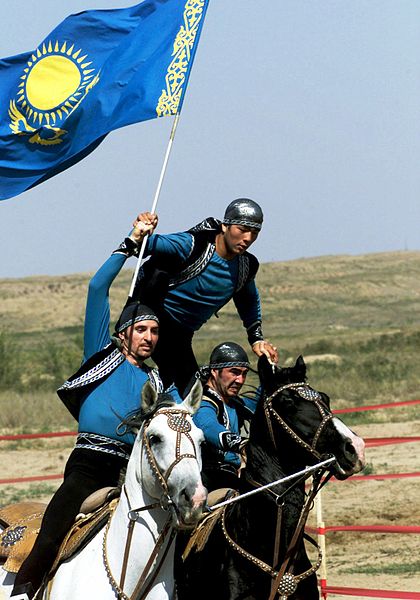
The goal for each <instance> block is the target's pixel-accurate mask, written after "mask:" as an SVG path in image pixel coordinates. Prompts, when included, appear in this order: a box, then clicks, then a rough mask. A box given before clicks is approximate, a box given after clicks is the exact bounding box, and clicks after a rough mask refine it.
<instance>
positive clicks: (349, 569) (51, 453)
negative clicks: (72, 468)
mask: <svg viewBox="0 0 420 600" xmlns="http://www.w3.org/2000/svg"><path fill="white" fill-rule="evenodd" d="M357 432H358V433H359V434H360V435H362V436H363V437H367V438H375V437H391V436H392V437H393V436H395V437H398V436H419V435H420V421H414V422H411V423H403V424H400V423H392V424H388V425H387V424H382V423H381V424H377V425H362V426H359V427H358V428H357ZM1 443H2V444H3V446H1V448H2V454H1V456H2V460H1V472H0V479H8V478H14V477H31V476H35V475H41V476H43V475H44V476H45V475H53V474H60V473H62V472H63V469H64V465H65V462H66V459H67V456H68V455H69V453H70V451H71V448H72V439H71V438H70V439H67V438H66V439H53V440H48V441H38V440H37V441H36V442H25V443H20V444H15V443H13V444H10V443H5V442H1ZM419 451H420V444H419V443H404V444H396V445H386V446H380V447H372V448H368V449H367V452H366V459H367V463H368V465H369V468H370V471H371V472H372V473H375V474H384V473H413V472H419V471H420V459H419V455H420V452H419ZM59 483H60V481H59V480H53V481H48V482H46V483H45V484H44V487H43V489H41V494H40V495H38V496H36V497H37V499H38V498H39V497H40V496H41V497H42V499H43V500H48V498H49V497H50V495H51V493H52V492H53V490H54V489H55V488H56V487H57V486H58V485H59ZM37 486H39V484H17V485H15V484H14V485H10V484H7V485H1V486H0V504H5V503H6V502H8V501H9V500H10V497H11V494H12V493H14V492H16V491H18V490H22V489H26V490H28V489H31V490H34V489H36V488H37ZM45 486H47V487H46V488H45ZM31 496H32V494H31ZM32 499H35V495H33V496H32ZM321 501H322V510H323V519H324V522H325V525H326V526H327V527H328V526H333V525H420V478H414V477H413V478H406V479H388V480H381V481H377V480H369V481H352V480H351V479H349V480H347V481H345V482H335V481H331V482H330V483H329V484H328V486H327V487H326V488H325V489H324V491H323V492H322V498H321ZM315 516H316V515H315V511H313V512H312V513H311V517H310V522H311V523H312V524H314V523H315ZM326 542H327V545H326V558H327V561H326V564H327V581H328V584H329V585H334V586H339V587H353V588H367V589H384V590H398V591H403V592H410V591H411V592H417V593H419V592H420V552H419V550H420V534H391V533H387V534H374V533H370V532H363V533H360V532H329V533H327V538H326ZM329 597H331V598H344V596H338V595H330V596H329ZM346 597H348V596H346ZM354 597H356V598H358V597H359V596H353V598H354ZM363 597H364V596H360V598H363ZM376 597H378V596H376Z"/></svg>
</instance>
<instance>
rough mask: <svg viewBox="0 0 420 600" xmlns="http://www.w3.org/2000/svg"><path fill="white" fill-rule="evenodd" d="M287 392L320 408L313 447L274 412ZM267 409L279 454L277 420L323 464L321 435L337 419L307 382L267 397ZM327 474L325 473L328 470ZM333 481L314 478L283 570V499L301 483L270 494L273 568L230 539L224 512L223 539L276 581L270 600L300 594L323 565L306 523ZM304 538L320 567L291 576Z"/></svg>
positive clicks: (271, 434) (250, 480)
mask: <svg viewBox="0 0 420 600" xmlns="http://www.w3.org/2000/svg"><path fill="white" fill-rule="evenodd" d="M287 389H291V390H294V391H296V392H297V393H298V394H299V396H301V397H302V398H304V399H305V400H308V401H309V402H312V403H313V404H315V406H316V407H317V409H318V411H319V414H320V416H321V422H320V424H319V425H318V428H317V430H316V432H315V435H314V437H313V439H312V442H311V443H308V442H306V441H305V440H303V439H302V437H301V436H300V435H298V434H297V433H296V432H295V431H293V429H292V428H291V427H290V425H288V424H287V423H286V421H285V420H284V419H283V418H282V417H281V416H280V415H279V413H278V412H277V411H276V410H274V408H273V400H274V399H275V398H276V397H277V396H278V395H279V394H281V393H282V392H283V391H284V390H287ZM263 407H264V414H265V418H266V422H267V427H268V431H269V433H270V438H271V441H272V443H273V446H274V449H275V450H276V452H279V451H280V452H281V449H280V450H279V449H278V447H277V443H276V438H275V435H274V429H273V419H274V420H275V421H276V422H277V423H278V424H279V425H280V426H281V427H282V428H283V429H284V430H285V431H286V432H287V433H288V435H290V437H291V438H292V439H293V441H294V442H296V443H297V444H298V445H299V446H301V447H302V448H304V449H305V450H307V451H308V452H309V453H310V454H311V455H312V456H314V457H315V458H316V459H317V460H321V458H322V456H321V454H320V453H319V452H318V450H317V449H316V448H317V444H318V441H319V439H320V437H321V434H322V432H323V430H324V428H325V426H326V424H327V423H328V422H329V421H330V420H331V419H332V418H333V415H332V413H331V411H330V409H329V407H328V406H327V405H326V404H325V402H324V401H323V400H322V396H321V394H320V393H319V392H317V391H316V390H314V389H313V388H311V387H310V386H309V385H307V384H306V383H305V382H300V383H287V384H284V385H282V386H280V387H279V388H278V389H277V390H276V391H275V392H273V393H272V394H271V395H270V396H267V397H266V398H265V399H264V404H263ZM324 472H325V470H324ZM329 477H331V474H330V475H329V476H327V477H326V478H324V480H323V481H322V472H321V471H318V472H317V474H316V475H315V476H314V479H313V485H312V489H311V490H310V492H309V493H308V495H307V497H306V501H305V504H304V506H303V508H302V511H301V514H300V517H299V521H298V524H297V526H296V529H295V531H294V534H293V536H292V539H291V541H290V543H289V545H288V548H287V550H286V554H285V558H284V560H283V562H282V564H281V565H280V566H279V568H277V565H278V562H279V552H280V545H279V539H280V529H281V522H282V508H283V501H282V498H283V497H284V496H285V494H287V493H288V492H289V491H290V490H291V488H292V487H294V486H295V485H296V484H297V483H298V482H299V481H300V480H297V481H296V482H295V483H294V484H292V486H291V487H290V488H288V489H287V490H286V491H285V492H283V493H282V494H281V495H278V494H275V493H274V492H273V491H272V490H267V491H268V492H269V493H270V494H271V495H273V496H274V497H275V501H276V504H277V524H276V534H275V545H274V546H275V547H274V553H273V554H274V556H273V567H271V566H270V565H268V564H267V563H265V562H264V561H262V560H260V559H258V558H256V557H255V556H253V555H252V554H250V553H249V552H247V551H246V550H245V549H244V548H242V547H241V546H240V545H239V544H237V543H236V542H235V541H234V540H233V539H232V537H231V536H230V535H229V533H228V531H227V529H226V522H225V511H224V510H223V512H222V518H221V526H222V531H223V535H224V537H225V539H226V540H227V542H228V544H229V545H230V546H231V547H232V548H233V549H234V550H235V551H237V552H238V553H239V554H240V555H241V556H242V557H244V558H246V559H248V560H249V561H250V562H251V563H253V564H254V565H256V566H257V567H259V568H260V569H261V570H263V571H264V572H265V573H267V574H269V575H270V577H271V579H272V584H271V592H270V596H269V600H274V598H275V597H276V596H277V595H279V596H280V600H287V598H288V597H289V596H290V595H291V594H293V593H294V592H295V591H296V588H297V585H298V584H299V582H300V581H302V580H303V579H305V578H307V577H309V576H310V575H312V574H313V573H315V572H316V571H317V570H318V569H319V567H320V565H321V560H322V553H321V551H320V548H319V546H318V544H317V543H316V542H315V540H313V539H312V538H310V537H309V536H307V535H306V534H304V533H303V530H304V527H305V523H306V519H307V517H308V513H309V510H310V509H311V506H312V503H313V500H314V499H315V496H316V494H317V493H318V491H319V490H320V489H321V487H322V486H323V485H325V483H326V482H327V481H328V479H329ZM246 479H247V481H248V482H249V483H250V484H251V485H252V486H254V487H260V486H261V484H260V483H258V482H257V481H254V480H253V479H252V478H250V477H246ZM321 481H322V483H321ZM303 535H305V537H306V539H307V540H308V541H309V542H311V543H312V544H313V545H314V546H315V547H316V548H317V549H318V558H317V561H316V563H315V564H314V565H313V566H311V567H310V568H309V569H307V570H306V571H305V572H304V573H301V574H299V575H295V574H293V573H290V572H288V568H289V565H290V563H291V560H292V558H293V555H294V553H295V551H296V549H297V546H298V542H299V540H300V539H301V537H302V536H303Z"/></svg>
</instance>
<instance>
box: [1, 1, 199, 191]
mask: <svg viewBox="0 0 420 600" xmlns="http://www.w3.org/2000/svg"><path fill="white" fill-rule="evenodd" d="M208 2H209V0H144V1H143V2H141V3H140V4H137V5H136V6H132V7H130V8H122V9H112V10H89V11H85V12H81V13H78V14H75V15H71V16H70V17H68V18H67V19H65V20H64V21H63V22H62V23H61V24H60V25H58V27H56V28H55V29H54V31H53V32H52V33H51V34H50V35H48V36H47V37H46V39H45V40H44V41H43V42H41V44H40V45H39V46H38V48H37V49H36V50H34V51H33V52H28V53H25V54H19V55H18V56H13V57H10V58H4V59H2V60H0V199H1V200H3V199H5V198H10V197H12V196H16V195H17V194H20V193H21V192H23V191H25V190H27V189H28V188H30V187H33V186H35V185H37V184H39V183H41V182H42V181H45V180H46V179H49V178H50V177H52V176H53V175H55V174H57V173H60V172H61V171H63V170H64V169H67V168H68V167H70V166H72V165H73V164H75V163H76V162H78V161H79V160H81V159H82V158H84V157H85V156H87V155H88V154H89V153H90V152H92V150H94V149H95V148H96V147H97V146H98V145H99V144H100V143H101V141H102V140H103V139H104V137H105V136H106V135H107V133H109V132H110V131H112V130H114V129H118V128H119V127H124V126H125V125H130V124H131V123H137V122H139V121H146V120H147V119H153V118H155V117H161V116H165V115H175V114H176V113H178V112H179V111H180V109H181V105H182V101H183V97H184V94H185V90H186V86H187V82H188V76H189V73H190V70H191V66H192V63H193V59H194V55H195V52H196V49H197V45H198V40H199V37H200V33H201V29H202V26H203V22H204V16H205V12H206V10H207V5H208Z"/></svg>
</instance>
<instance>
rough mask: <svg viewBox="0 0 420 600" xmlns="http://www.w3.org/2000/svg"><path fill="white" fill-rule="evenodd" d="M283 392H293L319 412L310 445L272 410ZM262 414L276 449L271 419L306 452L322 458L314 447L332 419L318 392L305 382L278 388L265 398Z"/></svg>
mask: <svg viewBox="0 0 420 600" xmlns="http://www.w3.org/2000/svg"><path fill="white" fill-rule="evenodd" d="M284 390H293V391H294V392H296V393H297V394H298V395H299V396H300V397H301V398H303V399H304V400H307V401H308V402H312V403H313V404H315V406H316V407H317V409H318V411H319V414H320V417H321V422H320V424H319V425H318V428H317V430H316V432H315V435H314V437H313V439H312V442H311V443H310V444H309V443H308V442H305V440H303V439H302V438H301V437H300V436H299V435H298V434H297V433H296V432H295V431H293V429H292V428H291V427H290V426H289V425H288V424H287V423H286V421H285V420H284V419H283V418H282V417H281V415H279V413H278V412H277V411H276V410H275V409H274V408H273V400H274V399H275V398H276V397H277V396H279V395H280V394H281V393H282V392H283V391H284ZM264 412H265V416H266V420H267V425H268V429H269V431H270V435H271V439H272V441H273V444H274V446H275V448H277V445H276V440H275V437H274V431H273V421H272V420H273V418H274V420H275V421H277V423H279V424H280V425H281V427H282V428H283V429H284V430H285V431H286V432H287V433H288V434H289V435H290V436H291V437H292V438H293V440H294V441H295V442H297V443H298V444H299V445H300V446H302V447H303V448H305V449H306V450H308V451H309V452H310V453H311V454H312V455H313V456H315V457H316V458H317V459H318V460H320V459H321V458H322V457H321V455H320V453H319V452H318V451H317V449H316V446H317V443H318V440H319V438H320V436H321V433H322V431H323V429H324V427H325V425H326V424H327V423H328V421H330V420H331V419H332V418H333V415H332V413H331V411H330V409H329V407H328V406H327V405H326V404H325V402H324V401H323V399H322V396H321V394H320V393H319V392H317V391H316V390H314V389H313V388H311V387H310V386H309V385H308V384H306V383H305V382H301V383H287V384H285V385H282V386H281V387H279V388H278V389H277V390H276V391H275V392H274V393H273V394H271V395H270V396H268V397H267V398H265V400H264Z"/></svg>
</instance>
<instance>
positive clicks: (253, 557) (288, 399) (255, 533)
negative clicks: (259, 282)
mask: <svg viewBox="0 0 420 600" xmlns="http://www.w3.org/2000/svg"><path fill="white" fill-rule="evenodd" d="M258 370H259V375H260V380H261V384H262V386H263V390H264V398H263V401H261V402H260V403H259V406H258V408H257V410H256V412H255V415H254V417H253V420H252V423H251V428H250V435H249V441H248V444H247V445H246V467H245V469H244V470H243V471H242V473H241V479H240V490H239V492H240V493H241V494H242V493H245V492H248V491H250V490H255V489H256V488H258V487H260V486H262V485H265V484H267V483H270V482H273V481H276V480H278V479H281V478H284V477H285V476H288V475H291V474H293V473H296V472H298V471H300V470H303V469H304V468H305V467H306V466H307V465H314V464H316V463H318V462H320V461H323V460H324V459H326V457H327V456H331V455H334V456H335V458H336V462H335V463H334V464H333V465H332V466H331V467H330V472H331V473H332V474H334V475H335V476H336V477H337V478H338V479H345V478H347V477H349V476H350V475H352V474H353V473H356V472H358V471H360V470H361V469H362V467H363V461H364V456H363V454H364V443H363V440H361V438H359V437H357V436H356V435H355V434H354V433H353V432H352V431H351V430H350V429H348V428H347V427H346V425H344V423H343V422H342V421H340V420H339V419H338V418H336V417H333V416H332V414H331V411H330V406H329V398H328V396H327V395H326V394H324V393H322V392H317V391H315V390H314V389H313V388H311V387H310V386H309V385H307V383H306V366H305V363H304V361H303V358H302V357H299V358H298V359H297V361H296V364H295V366H294V367H291V368H284V369H278V368H276V367H272V366H271V365H270V364H269V363H268V361H267V359H266V358H265V357H262V358H261V359H260V360H259V364H258ZM323 474H325V470H320V471H318V472H317V473H316V474H315V476H314V484H313V488H312V493H311V492H305V478H301V479H300V480H298V481H297V482H296V481H295V482H294V483H293V482H291V481H289V482H287V483H281V484H278V485H276V486H275V487H274V488H271V489H270V490H264V491H262V492H259V493H257V494H254V495H250V496H248V497H246V498H244V499H242V500H240V501H238V502H235V503H233V504H230V505H228V506H226V507H225V508H224V510H223V513H222V516H220V517H219V519H218V520H217V522H216V524H215V525H214V526H213V529H212V530H211V532H210V534H209V537H208V541H207V543H206V544H205V546H204V548H203V549H202V550H201V551H194V549H193V550H192V551H191V552H190V553H189V554H188V556H187V558H186V560H185V562H184V561H183V560H182V559H181V558H180V556H181V552H182V548H179V550H178V553H177V562H176V567H175V576H176V580H177V593H178V599H179V600H196V599H197V598H200V599H209V600H210V599H212V600H268V599H269V598H281V599H283V598H284V599H286V598H290V600H315V599H318V598H319V593H318V588H317V580H316V574H315V570H316V567H317V566H319V565H315V567H312V565H311V563H310V561H309V559H308V556H307V553H306V549H305V541H304V540H305V538H306V537H307V536H306V534H304V531H303V529H304V522H305V521H306V517H307V512H308V510H309V508H310V505H311V504H312V500H313V497H314V496H315V494H316V491H317V489H318V487H319V485H321V483H320V482H321V477H322V475H323ZM179 545H180V544H178V546H179Z"/></svg>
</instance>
